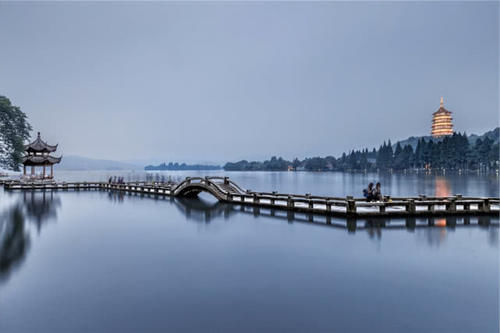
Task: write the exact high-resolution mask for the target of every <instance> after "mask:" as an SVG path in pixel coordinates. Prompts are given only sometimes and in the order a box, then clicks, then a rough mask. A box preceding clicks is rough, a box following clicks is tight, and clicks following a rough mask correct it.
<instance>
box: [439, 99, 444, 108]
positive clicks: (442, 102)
mask: <svg viewBox="0 0 500 333" xmlns="http://www.w3.org/2000/svg"><path fill="white" fill-rule="evenodd" d="M439 107H440V108H443V107H444V101H443V96H441V101H440V102H439Z"/></svg>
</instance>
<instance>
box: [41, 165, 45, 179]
mask: <svg viewBox="0 0 500 333" xmlns="http://www.w3.org/2000/svg"><path fill="white" fill-rule="evenodd" d="M42 178H45V164H44V165H43V172H42Z"/></svg>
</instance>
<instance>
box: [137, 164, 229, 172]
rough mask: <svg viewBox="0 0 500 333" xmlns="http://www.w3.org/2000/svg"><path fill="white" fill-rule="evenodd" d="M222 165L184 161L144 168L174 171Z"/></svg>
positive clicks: (209, 168)
mask: <svg viewBox="0 0 500 333" xmlns="http://www.w3.org/2000/svg"><path fill="white" fill-rule="evenodd" d="M220 169H222V167H221V166H220V165H206V164H192V165H190V164H186V163H182V164H179V163H172V162H170V163H169V164H166V163H161V164H160V165H148V166H146V167H145V168H144V170H156V171H159V170H161V171H165V170H168V171H174V170H220Z"/></svg>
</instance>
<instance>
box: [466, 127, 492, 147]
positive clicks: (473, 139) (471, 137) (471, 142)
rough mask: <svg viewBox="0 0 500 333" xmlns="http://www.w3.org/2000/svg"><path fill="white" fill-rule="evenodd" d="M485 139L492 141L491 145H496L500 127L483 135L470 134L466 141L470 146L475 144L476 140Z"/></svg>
mask: <svg viewBox="0 0 500 333" xmlns="http://www.w3.org/2000/svg"><path fill="white" fill-rule="evenodd" d="M486 137H488V138H489V139H490V140H493V144H495V143H498V142H499V138H500V127H497V128H495V129H493V130H491V131H488V132H486V133H484V134H483V135H476V134H471V135H469V137H468V139H469V143H470V144H476V141H477V139H481V140H484V139H485V138H486Z"/></svg>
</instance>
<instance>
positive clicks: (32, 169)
mask: <svg viewBox="0 0 500 333" xmlns="http://www.w3.org/2000/svg"><path fill="white" fill-rule="evenodd" d="M31 175H32V176H34V175H35V166H34V165H32V166H31Z"/></svg>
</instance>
